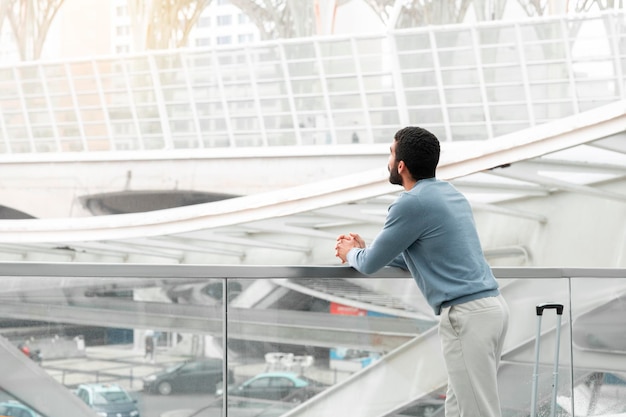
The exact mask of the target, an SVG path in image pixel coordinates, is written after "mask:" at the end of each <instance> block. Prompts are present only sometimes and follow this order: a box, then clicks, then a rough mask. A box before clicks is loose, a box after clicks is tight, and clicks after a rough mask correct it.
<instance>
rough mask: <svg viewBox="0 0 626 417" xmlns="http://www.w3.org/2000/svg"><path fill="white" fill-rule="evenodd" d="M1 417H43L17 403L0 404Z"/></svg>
mask: <svg viewBox="0 0 626 417" xmlns="http://www.w3.org/2000/svg"><path fill="white" fill-rule="evenodd" d="M0 416H3V417H4V416H6V417H41V415H40V414H39V413H37V412H36V411H35V410H31V409H30V408H29V407H27V406H25V405H24V404H22V403H19V402H17V401H6V402H2V403H0Z"/></svg>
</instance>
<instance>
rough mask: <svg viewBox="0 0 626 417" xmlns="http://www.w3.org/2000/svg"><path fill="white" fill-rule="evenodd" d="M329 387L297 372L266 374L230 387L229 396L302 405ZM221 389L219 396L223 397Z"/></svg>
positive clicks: (218, 392)
mask: <svg viewBox="0 0 626 417" xmlns="http://www.w3.org/2000/svg"><path fill="white" fill-rule="evenodd" d="M327 387H328V385H326V384H323V383H321V382H318V381H315V380H313V379H310V378H307V377H306V376H304V375H299V374H297V373H295V372H265V373H261V374H258V375H256V376H254V377H252V378H250V379H248V380H247V381H245V382H243V383H241V384H239V385H235V386H230V387H229V388H228V395H229V396H232V397H245V398H255V399H263V400H274V401H285V402H293V403H301V402H304V401H306V400H308V399H309V398H311V397H313V396H315V395H317V394H319V393H320V392H321V391H323V390H324V389H326V388H327ZM222 394H223V390H221V389H219V390H218V391H217V395H218V396H219V395H222Z"/></svg>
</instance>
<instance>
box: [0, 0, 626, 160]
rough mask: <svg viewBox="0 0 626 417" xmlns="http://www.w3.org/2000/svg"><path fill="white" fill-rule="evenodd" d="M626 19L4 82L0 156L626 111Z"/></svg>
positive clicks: (210, 52)
mask: <svg viewBox="0 0 626 417" xmlns="http://www.w3.org/2000/svg"><path fill="white" fill-rule="evenodd" d="M625 34H626V18H625V14H624V11H621V10H620V11H617V10H615V11H610V12H607V13H604V14H593V15H592V14H585V15H567V16H562V17H546V18H541V19H538V20H535V19H526V20H522V21H517V22H512V21H498V22H484V23H480V24H474V25H466V24H465V25H451V26H429V27H424V28H415V29H406V30H398V31H393V32H388V33H374V34H368V35H355V36H332V37H315V38H303V39H288V40H278V41H268V42H262V43H257V44H251V45H247V46H245V47H229V48H226V47H216V48H194V49H176V50H166V51H152V52H149V53H144V54H137V55H116V56H106V57H96V58H77V59H73V60H65V61H48V62H30V63H23V64H20V65H17V66H10V67H0V153H5V154H10V153H40V152H85V151H124V150H153V149H190V148H191V149H194V148H212V147H246V146H294V145H332V144H350V143H381V142H383V143H387V142H388V141H389V138H390V137H391V136H392V135H393V133H394V132H395V131H396V130H397V129H398V127H399V126H404V125H409V124H419V125H422V126H424V127H426V128H429V129H430V130H432V131H433V133H435V134H436V135H437V136H438V137H439V138H441V139H442V140H470V139H471V140H476V139H486V138H493V137H498V136H501V135H504V134H507V133H511V132H515V131H519V130H521V129H524V128H527V127H532V126H535V125H539V124H542V123H545V122H548V121H551V120H555V119H559V118H563V117H566V116H570V115H574V114H578V113H579V112H582V111H585V110H589V109H591V108H595V107H599V106H601V105H604V104H608V103H611V102H614V101H617V100H620V99H624V98H626V93H625V91H624V68H623V66H624V64H623V63H624V61H625V59H626V52H625V51H626V35H625Z"/></svg>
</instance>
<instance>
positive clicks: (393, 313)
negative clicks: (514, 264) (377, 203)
mask: <svg viewBox="0 0 626 417" xmlns="http://www.w3.org/2000/svg"><path fill="white" fill-rule="evenodd" d="M1 271H2V272H1V279H2V290H1V294H2V302H1V303H0V332H1V335H2V338H0V349H2V355H0V361H1V362H2V369H3V372H2V373H0V387H1V391H3V392H0V396H1V398H0V401H5V400H9V399H14V400H19V401H20V402H21V403H23V404H26V405H27V406H29V407H31V408H33V409H35V410H37V411H38V412H39V413H40V414H42V415H43V416H47V417H57V416H59V417H60V416H64V417H68V416H69V417H73V416H83V415H85V412H87V411H86V410H87V408H85V407H87V405H85V403H83V402H82V401H81V399H83V398H84V397H80V398H79V396H77V395H76V394H75V393H73V392H72V391H75V390H77V389H85V385H81V384H94V383H101V384H106V385H108V386H111V385H118V386H120V387H122V388H123V389H125V390H126V391H127V392H129V393H130V395H131V396H132V397H133V398H135V400H136V406H137V407H138V411H139V412H140V413H141V416H142V417H157V416H181V417H182V416H191V415H203V416H205V415H230V416H244V415H245V416H257V415H258V416H261V415H262V416H272V415H273V416H279V415H284V416H322V415H358V416H365V417H367V416H390V417H391V416H400V415H402V416H424V417H426V416H436V415H442V414H441V413H442V409H441V407H442V405H443V401H444V399H443V396H444V394H445V385H446V373H445V368H444V366H443V362H442V358H441V354H440V351H439V341H438V336H437V332H436V320H437V319H436V318H435V317H434V316H433V315H432V312H430V311H429V309H428V308H427V307H425V302H424V301H423V300H422V298H421V296H420V294H419V293H418V291H417V289H416V287H415V284H414V282H413V281H412V279H411V278H410V277H409V276H408V275H407V274H406V273H405V272H404V271H400V270H396V269H391V268H388V269H384V270H382V271H380V272H379V273H378V274H376V275H374V276H364V275H361V274H359V273H357V272H356V271H355V270H353V269H351V268H348V267H343V266H339V267H330V266H328V267H321V266H320V267H313V266H312V267H306V266H293V267H291V266H284V267H271V266H223V265H214V266H206V265H202V266H200V265H137V264H108V265H107V264H104V265H103V264H97V265H95V264H78V263H73V264H37V263H3V264H2V268H1ZM494 272H495V274H496V276H497V277H498V279H499V282H500V284H501V289H502V293H503V295H504V297H505V298H506V299H507V301H508V303H509V307H510V310H511V319H510V327H509V333H508V335H507V341H506V344H505V349H504V353H503V358H502V366H501V369H500V373H499V378H500V390H501V398H502V408H503V412H504V415H505V416H527V415H529V414H530V412H529V403H530V398H531V382H532V373H533V363H534V358H535V352H534V346H535V345H534V341H535V335H536V334H537V326H536V323H537V320H536V314H535V305H536V304H538V303H542V302H555V303H561V304H563V305H564V306H565V312H564V314H563V322H562V331H561V340H560V357H561V361H560V365H561V366H560V373H559V383H558V395H559V397H558V406H559V410H558V411H559V415H576V416H591V415H608V414H617V413H621V412H624V411H626V382H625V379H624V376H625V375H626V338H625V336H624V334H625V332H624V324H623V317H624V313H625V311H624V310H625V309H626V307H625V306H626V270H624V269H601V268H600V269H598V268H584V269H572V268H496V269H494ZM555 327H556V321H555V320H554V317H553V315H552V314H551V313H550V312H546V313H545V314H544V318H543V326H542V329H541V335H542V336H541V343H542V351H541V355H540V368H539V370H540V372H539V378H538V381H539V395H538V398H539V403H540V414H539V415H542V414H541V413H542V412H543V411H544V410H545V408H546V407H548V405H549V404H548V400H549V396H550V394H551V391H552V388H551V382H552V380H553V379H552V378H553V375H552V361H553V355H554V349H555V334H556V332H555ZM147 342H154V344H155V349H154V351H153V354H151V353H150V352H147V351H146V343H147ZM24 346H26V347H27V348H28V349H29V350H30V353H31V354H32V353H34V352H37V351H38V352H39V356H40V358H41V363H38V362H39V358H38V357H33V358H32V359H31V358H29V357H27V355H25V354H24V352H20V351H19V348H24ZM207 357H208V358H214V361H213V362H206V361H200V359H201V358H207ZM215 359H216V360H215ZM219 359H224V361H223V362H221V361H220V360H219ZM189 361H191V362H189ZM184 362H188V363H189V364H188V365H187V366H188V368H189V369H187V370H186V371H184V370H181V369H179V370H174V369H173V367H174V366H175V365H180V364H182V363H184ZM203 367H205V368H206V369H205V368H203ZM270 372H272V373H270ZM226 373H228V374H230V375H229V377H228V378H227V382H228V384H226V385H230V386H231V387H230V388H229V389H225V388H224V385H223V384H221V383H220V381H221V380H222V379H223V375H226ZM254 377H267V378H269V377H272V378H273V379H272V381H273V382H274V383H280V386H279V387H272V386H267V385H264V384H265V383H266V382H267V381H269V379H259V380H258V381H257V382H255V383H249V384H248V385H241V384H243V383H244V381H249V380H250V379H251V378H254ZM303 377H304V378H303ZM294 378H300V379H297V380H296V379H294ZM293 381H299V382H298V383H300V384H304V385H306V384H309V385H307V386H304V387H299V388H295V387H292V386H291V384H293V383H294V382H293ZM302 381H304V382H302ZM311 381H316V382H318V383H319V385H317V384H314V383H313V382H311ZM87 386H92V385H87ZM242 387H243V388H242ZM216 390H218V391H219V390H221V392H224V391H226V395H222V396H219V395H217V396H216ZM3 404H4V403H3ZM13 405H14V404H13ZM4 406H6V404H5V405H4ZM0 407H3V405H2V404H0ZM572 408H573V410H574V412H573V413H572V412H571V410H572ZM200 410H203V411H200ZM0 411H1V409H0ZM196 411H197V412H199V413H201V414H193V412H196Z"/></svg>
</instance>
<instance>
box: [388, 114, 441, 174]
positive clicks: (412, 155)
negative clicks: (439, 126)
mask: <svg viewBox="0 0 626 417" xmlns="http://www.w3.org/2000/svg"><path fill="white" fill-rule="evenodd" d="M394 139H395V141H396V161H397V162H400V161H404V164H405V165H406V167H407V168H408V169H409V172H410V173H411V175H412V176H413V179H414V180H421V179H424V178H432V177H434V176H435V170H436V169H437V164H438V163H439V152H440V150H439V140H438V139H437V137H436V136H435V135H433V134H432V133H430V132H429V131H428V130H426V129H423V128H421V127H416V126H409V127H405V128H403V129H400V130H398V131H397V132H396V135H395V136H394Z"/></svg>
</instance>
